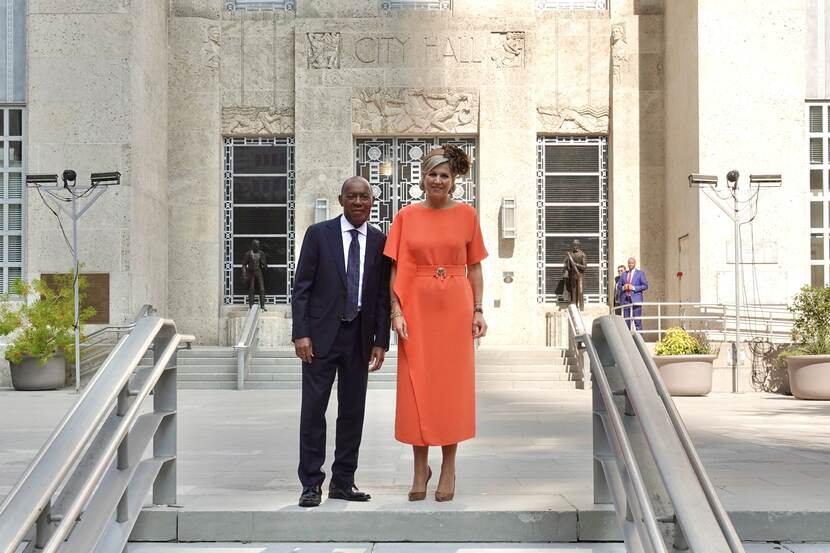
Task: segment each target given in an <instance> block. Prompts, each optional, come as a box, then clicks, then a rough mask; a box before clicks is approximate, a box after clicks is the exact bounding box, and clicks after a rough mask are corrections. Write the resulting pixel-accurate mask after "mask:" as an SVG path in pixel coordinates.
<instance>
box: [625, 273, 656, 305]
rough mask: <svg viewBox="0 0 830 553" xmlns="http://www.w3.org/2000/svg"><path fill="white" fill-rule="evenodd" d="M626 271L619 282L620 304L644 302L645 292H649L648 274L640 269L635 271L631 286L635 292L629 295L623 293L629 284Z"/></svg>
mask: <svg viewBox="0 0 830 553" xmlns="http://www.w3.org/2000/svg"><path fill="white" fill-rule="evenodd" d="M629 272H630V271H626V272H624V273H623V274H622V276H621V277H620V280H618V281H617V293H618V294H619V297H620V303H640V302H642V301H643V292H645V291H646V290H648V281H647V280H646V274H645V273H644V272H643V271H641V270H640V269H634V275H633V276H632V277H631V284H632V285H633V286H634V291H633V292H631V294H630V295H629V294H628V292H625V291H623V286H625V285H626V284H627V283H628V273H629Z"/></svg>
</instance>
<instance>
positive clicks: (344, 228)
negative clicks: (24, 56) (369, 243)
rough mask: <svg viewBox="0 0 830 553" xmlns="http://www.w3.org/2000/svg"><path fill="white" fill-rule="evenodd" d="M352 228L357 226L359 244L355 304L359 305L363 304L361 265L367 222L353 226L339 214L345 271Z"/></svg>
mask: <svg viewBox="0 0 830 553" xmlns="http://www.w3.org/2000/svg"><path fill="white" fill-rule="evenodd" d="M354 228H357V233H358V234H357V243H358V244H360V279H359V284H358V287H357V306H358V307H360V306H361V305H363V265H364V261H365V260H366V233H367V232H369V224H368V223H365V222H364V223H363V224H362V225H360V226H359V227H354V226H352V224H351V223H350V222H349V221H348V220H347V219H346V217H345V216H343V215H341V216H340V231H341V234H340V236H341V237H342V238H343V261H344V262H345V267H346V271H348V270H349V246H351V245H352V234H351V232H349V231H350V230H352V229H354Z"/></svg>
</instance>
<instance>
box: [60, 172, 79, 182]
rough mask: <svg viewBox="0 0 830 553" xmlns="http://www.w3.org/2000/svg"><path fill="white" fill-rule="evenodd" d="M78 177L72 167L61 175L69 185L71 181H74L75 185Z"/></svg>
mask: <svg viewBox="0 0 830 553" xmlns="http://www.w3.org/2000/svg"><path fill="white" fill-rule="evenodd" d="M77 178H78V175H77V174H76V173H75V171H73V170H72V169H67V170H65V171H64V172H63V175H61V179H62V180H63V185H64V186H69V183H70V182H71V183H72V186H75V179H77Z"/></svg>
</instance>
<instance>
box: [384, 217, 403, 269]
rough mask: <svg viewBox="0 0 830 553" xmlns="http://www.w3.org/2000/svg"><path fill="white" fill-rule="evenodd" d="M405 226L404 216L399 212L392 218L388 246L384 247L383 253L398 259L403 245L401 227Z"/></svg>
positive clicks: (387, 239) (387, 238)
mask: <svg viewBox="0 0 830 553" xmlns="http://www.w3.org/2000/svg"><path fill="white" fill-rule="evenodd" d="M402 226H403V217H401V214H400V213H398V215H397V216H395V218H394V219H393V220H392V226H391V227H390V228H389V235H388V236H387V237H386V246H385V247H384V248H383V255H385V256H386V257H389V258H391V259H394V260H395V261H397V259H398V254H399V250H400V246H401V227H402Z"/></svg>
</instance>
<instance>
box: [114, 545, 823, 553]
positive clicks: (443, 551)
mask: <svg viewBox="0 0 830 553" xmlns="http://www.w3.org/2000/svg"><path fill="white" fill-rule="evenodd" d="M744 547H745V548H746V553H827V552H828V551H830V543H816V544H806V543H801V544H783V545H782V544H771V543H770V544H767V543H749V544H745V545H744ZM203 551H209V552H210V553H626V551H625V545H624V544H622V543H579V544H575V543H547V544H528V545H523V544H516V543H509V544H507V543H503V544H498V543H330V544H308V543H280V544H268V543H249V544H244V545H243V544H238V543H235V544H230V543H226V544H221V543H215V544H204V543H199V544H194V543H190V544H181V543H177V544H131V545H130V552H129V553H197V552H198V553H202V552H203Z"/></svg>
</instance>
